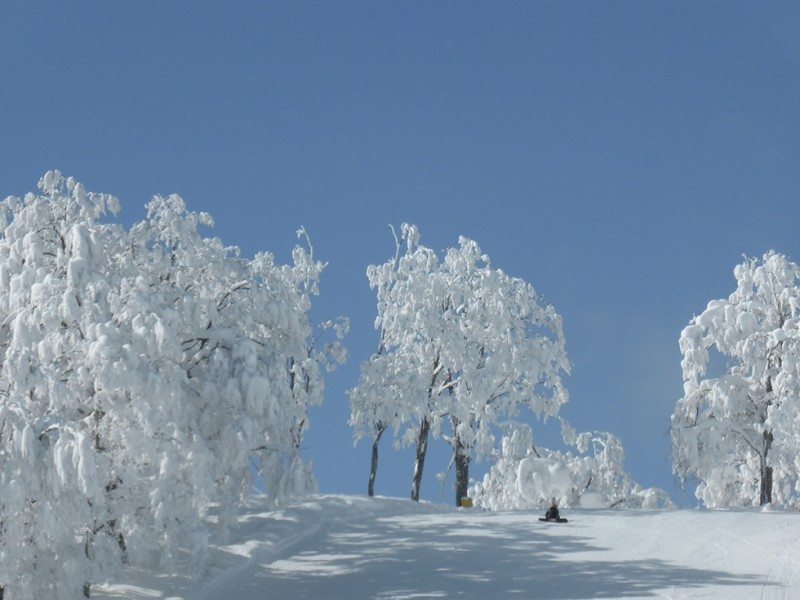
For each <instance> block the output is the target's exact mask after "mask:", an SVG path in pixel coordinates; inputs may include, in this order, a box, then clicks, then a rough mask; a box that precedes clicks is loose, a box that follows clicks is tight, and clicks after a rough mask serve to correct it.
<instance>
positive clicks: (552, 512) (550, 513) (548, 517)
mask: <svg viewBox="0 0 800 600" xmlns="http://www.w3.org/2000/svg"><path fill="white" fill-rule="evenodd" d="M544 518H545V521H558V519H559V518H560V516H559V514H558V504H557V503H556V499H555V498H553V503H552V504H551V505H550V508H548V509H547V512H546V513H545V514H544Z"/></svg>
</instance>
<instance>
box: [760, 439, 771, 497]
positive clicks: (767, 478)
mask: <svg viewBox="0 0 800 600" xmlns="http://www.w3.org/2000/svg"><path fill="white" fill-rule="evenodd" d="M770 448H772V432H771V431H765V432H764V453H763V455H762V456H761V485H760V490H759V503H760V504H761V506H764V505H765V504H770V503H771V502H772V467H770V466H768V465H767V456H769V451H770Z"/></svg>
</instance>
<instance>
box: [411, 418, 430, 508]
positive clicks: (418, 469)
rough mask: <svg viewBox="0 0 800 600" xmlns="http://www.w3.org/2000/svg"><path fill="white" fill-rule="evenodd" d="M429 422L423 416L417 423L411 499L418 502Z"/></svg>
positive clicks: (426, 448)
mask: <svg viewBox="0 0 800 600" xmlns="http://www.w3.org/2000/svg"><path fill="white" fill-rule="evenodd" d="M429 430H430V422H429V421H428V417H424V418H423V419H422V421H421V422H420V425H419V436H418V437H417V456H416V459H415V460H414V478H413V479H412V480H411V499H412V500H414V501H415V502H419V485H420V482H421V481H422V469H423V468H424V467H425V453H426V452H427V451H428V431H429Z"/></svg>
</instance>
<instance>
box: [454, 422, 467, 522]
mask: <svg viewBox="0 0 800 600" xmlns="http://www.w3.org/2000/svg"><path fill="white" fill-rule="evenodd" d="M456 425H457V422H456V420H455V419H453V429H455V427H456ZM454 435H455V441H456V444H455V448H454V450H453V452H454V457H453V458H454V462H455V464H456V506H461V499H462V498H466V497H467V487H468V486H469V454H468V452H466V448H464V444H463V443H461V437H460V436H459V435H458V434H457V433H456V434H454Z"/></svg>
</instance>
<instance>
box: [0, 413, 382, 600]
mask: <svg viewBox="0 0 800 600" xmlns="http://www.w3.org/2000/svg"><path fill="white" fill-rule="evenodd" d="M384 431H386V425H379V426H378V435H376V436H375V439H374V440H373V442H372V463H371V464H370V467H369V484H368V485H367V495H368V496H369V497H370V498H372V497H373V496H374V495H375V476H376V475H377V474H378V444H379V443H380V441H381V436H382V435H383V432H384ZM0 600H2V599H0Z"/></svg>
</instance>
